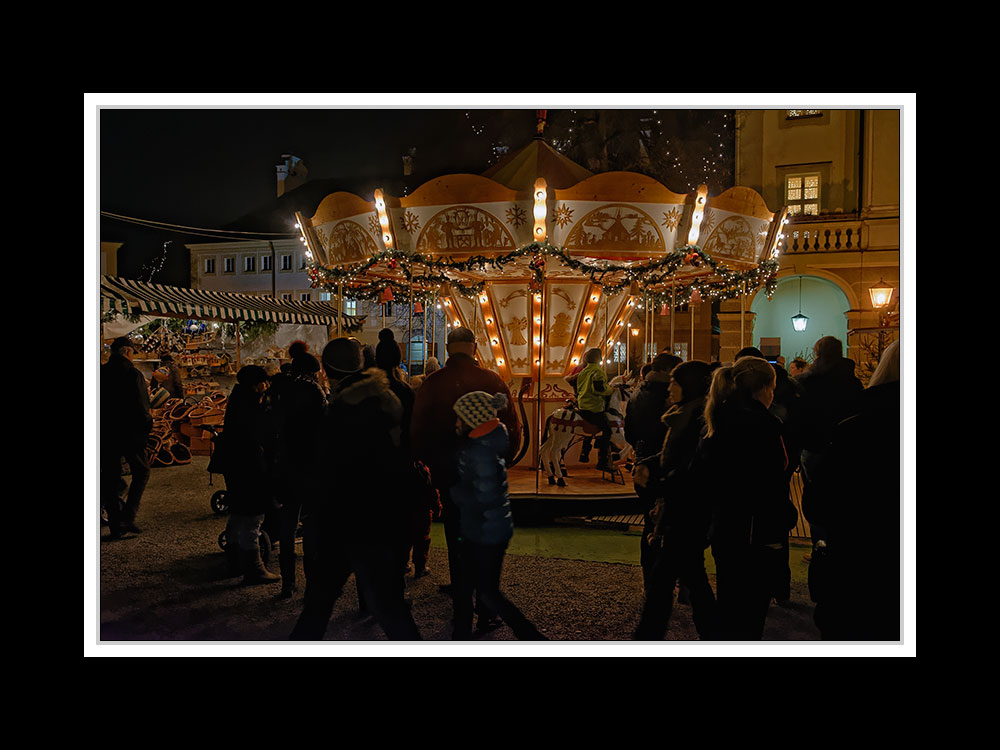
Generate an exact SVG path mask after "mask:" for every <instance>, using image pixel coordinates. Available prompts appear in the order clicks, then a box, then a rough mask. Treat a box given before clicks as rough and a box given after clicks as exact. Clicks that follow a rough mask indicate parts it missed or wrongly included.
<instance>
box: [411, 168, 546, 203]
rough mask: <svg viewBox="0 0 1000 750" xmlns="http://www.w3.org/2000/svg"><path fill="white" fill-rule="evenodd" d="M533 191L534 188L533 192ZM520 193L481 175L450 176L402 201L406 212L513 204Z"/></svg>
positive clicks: (422, 186) (423, 186)
mask: <svg viewBox="0 0 1000 750" xmlns="http://www.w3.org/2000/svg"><path fill="white" fill-rule="evenodd" d="M529 189H530V188H529ZM517 197H518V195H517V191H516V190H512V189H511V188H509V187H506V186H504V185H501V184H500V183H497V182H494V181H493V180H491V179H488V178H486V177H483V176H481V175H477V174H449V175H444V176H443V177H438V178H437V179H434V180H430V181H428V182H425V183H424V184H423V185H421V186H420V187H418V188H417V189H416V190H414V191H413V193H411V194H410V195H408V196H406V197H405V198H400V199H399V205H400V206H403V207H406V208H415V207H417V206H438V205H440V206H447V205H454V204H465V203H493V202H496V201H513V200H516V199H517Z"/></svg>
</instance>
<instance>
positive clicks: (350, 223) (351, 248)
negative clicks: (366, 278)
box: [314, 213, 382, 263]
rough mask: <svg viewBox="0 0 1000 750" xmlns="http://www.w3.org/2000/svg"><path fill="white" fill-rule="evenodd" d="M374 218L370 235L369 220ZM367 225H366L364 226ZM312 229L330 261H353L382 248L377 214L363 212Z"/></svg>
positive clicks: (360, 259)
mask: <svg viewBox="0 0 1000 750" xmlns="http://www.w3.org/2000/svg"><path fill="white" fill-rule="evenodd" d="M372 219H374V227H375V228H374V232H375V235H374V236H372V230H371V226H370V225H371V223H372V222H371V220H372ZM366 225H367V226H366ZM314 231H315V232H316V235H317V236H318V237H319V239H320V242H322V243H323V247H324V249H325V250H326V252H327V256H328V257H329V259H330V263H353V262H356V261H363V260H367V259H368V257H369V256H371V255H373V254H374V253H377V252H379V251H380V250H381V249H382V242H381V240H380V239H379V240H376V238H380V237H381V228H380V227H379V223H378V216H377V214H374V213H372V214H363V215H361V216H354V217H351V218H350V219H344V220H342V221H337V222H330V223H328V224H323V225H321V226H318V227H315V228H314Z"/></svg>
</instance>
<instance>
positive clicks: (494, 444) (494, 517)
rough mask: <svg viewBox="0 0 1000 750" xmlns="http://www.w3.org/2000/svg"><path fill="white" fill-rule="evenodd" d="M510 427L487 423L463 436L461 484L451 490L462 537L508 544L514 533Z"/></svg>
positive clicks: (459, 457)
mask: <svg viewBox="0 0 1000 750" xmlns="http://www.w3.org/2000/svg"><path fill="white" fill-rule="evenodd" d="M508 443H509V440H508V438H507V428H506V427H505V426H504V425H503V424H502V423H501V422H500V420H498V419H493V420H490V421H488V422H484V423H483V424H481V425H479V426H478V427H477V428H475V429H474V430H472V432H470V433H469V434H468V435H466V436H465V437H463V438H461V439H460V440H459V443H458V453H457V456H456V460H455V466H456V473H457V475H458V484H456V485H455V486H454V487H453V488H452V490H451V497H452V500H453V501H454V502H455V504H456V505H457V506H458V508H459V516H460V519H461V520H460V524H461V537H462V539H463V540H465V541H469V542H473V543H475V544H489V545H498V544H506V543H507V542H509V541H510V539H511V537H512V536H513V535H514V522H513V521H512V519H511V515H510V500H509V498H508V494H507V469H506V466H505V462H504V458H503V457H504V455H506V453H507V450H508Z"/></svg>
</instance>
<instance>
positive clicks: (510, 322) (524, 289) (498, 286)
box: [490, 282, 531, 377]
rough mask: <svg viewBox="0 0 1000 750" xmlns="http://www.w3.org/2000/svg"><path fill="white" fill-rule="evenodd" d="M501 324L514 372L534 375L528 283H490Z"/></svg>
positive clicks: (516, 375) (518, 375) (511, 367)
mask: <svg viewBox="0 0 1000 750" xmlns="http://www.w3.org/2000/svg"><path fill="white" fill-rule="evenodd" d="M490 292H491V294H492V296H493V306H494V309H495V310H496V314H497V323H498V324H499V329H500V331H501V335H502V336H503V338H504V344H505V349H506V351H507V356H508V357H509V359H510V362H509V364H510V371H511V373H512V374H513V375H514V376H515V377H528V376H529V375H530V374H531V308H530V299H531V297H530V295H529V292H528V284H527V282H511V283H503V282H501V283H494V284H491V285H490Z"/></svg>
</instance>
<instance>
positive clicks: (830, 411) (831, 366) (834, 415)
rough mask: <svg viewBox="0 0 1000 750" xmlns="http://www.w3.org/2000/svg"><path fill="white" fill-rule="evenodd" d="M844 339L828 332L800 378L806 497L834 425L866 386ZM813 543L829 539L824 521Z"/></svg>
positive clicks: (799, 434) (797, 431)
mask: <svg viewBox="0 0 1000 750" xmlns="http://www.w3.org/2000/svg"><path fill="white" fill-rule="evenodd" d="M843 352H844V345H843V344H842V343H841V341H840V339H837V338H834V337H833V336H824V337H823V338H821V339H819V340H818V341H817V342H816V344H815V345H814V346H813V355H814V359H813V363H812V365H810V366H809V369H808V370H806V372H805V373H804V374H802V375H800V376H799V377H798V378H796V382H797V383H798V385H799V386H800V388H801V400H800V408H799V414H798V419H797V424H796V425H795V427H794V435H795V437H796V439H797V441H798V447H799V448H801V453H800V458H801V466H802V497H803V501H805V500H806V499H807V498H808V496H809V494H810V493H811V492H812V470H813V468H814V467H815V466H816V464H817V463H818V462H819V461H821V460H822V457H823V452H824V451H825V450H826V449H827V447H828V446H829V444H830V438H831V436H832V433H833V428H834V427H835V426H836V425H837V424H838V423H839V422H840V421H841V420H843V419H846V418H847V417H849V416H851V415H852V414H854V413H855V412H856V411H857V406H858V399H859V398H860V397H861V393H862V391H863V390H864V386H863V385H862V384H861V381H860V380H858V378H857V376H856V375H855V374H854V368H855V365H854V361H853V360H851V359H848V358H846V357H844V354H843ZM810 532H811V534H812V540H813V546H814V547H815V546H816V545H817V544H818V543H819V542H820V541H822V540H823V539H825V530H824V529H823V527H822V525H820V524H810Z"/></svg>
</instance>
